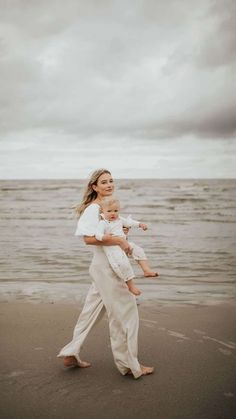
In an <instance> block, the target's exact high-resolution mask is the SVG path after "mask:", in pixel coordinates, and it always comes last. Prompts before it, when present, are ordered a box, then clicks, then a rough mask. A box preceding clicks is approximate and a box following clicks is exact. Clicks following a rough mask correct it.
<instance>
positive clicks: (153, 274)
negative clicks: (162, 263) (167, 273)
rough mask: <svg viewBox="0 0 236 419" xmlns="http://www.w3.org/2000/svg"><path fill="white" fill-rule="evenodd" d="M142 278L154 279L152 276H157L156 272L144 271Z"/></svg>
mask: <svg viewBox="0 0 236 419" xmlns="http://www.w3.org/2000/svg"><path fill="white" fill-rule="evenodd" d="M144 276H146V277H154V276H159V273H158V272H154V271H145V272H144Z"/></svg>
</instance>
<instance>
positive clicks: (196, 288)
mask: <svg viewBox="0 0 236 419" xmlns="http://www.w3.org/2000/svg"><path fill="white" fill-rule="evenodd" d="M135 283H136V284H138V285H139V287H140V289H141V291H142V294H141V296H140V297H138V301H139V302H140V303H145V304H150V305H152V304H161V305H172V304H174V305H183V304H185V305H202V306H209V305H218V304H226V303H233V302H235V301H236V288H235V284H234V283H233V282H232V283H231V282H227V283H217V282H215V283H211V282H203V283H188V282H186V283H183V282H180V283H175V284H173V283H170V282H169V283H168V282H166V281H165V282H162V281H161V280H148V281H145V282H143V281H140V280H137V279H136V280H135ZM89 286H90V283H78V282H62V281H60V282H54V281H51V282H50V281H48V282H46V281H34V282H31V281H5V282H1V283H0V303H13V302H26V303H27V302H29V303H63V304H68V303H70V304H78V303H79V304H80V303H83V301H84V299H85V297H86V294H87V292H88V289H89Z"/></svg>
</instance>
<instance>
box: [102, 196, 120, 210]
mask: <svg viewBox="0 0 236 419" xmlns="http://www.w3.org/2000/svg"><path fill="white" fill-rule="evenodd" d="M113 204H118V205H120V201H119V199H117V198H114V197H110V196H106V197H105V198H103V199H102V200H101V202H100V206H101V208H104V207H108V206H109V205H113Z"/></svg>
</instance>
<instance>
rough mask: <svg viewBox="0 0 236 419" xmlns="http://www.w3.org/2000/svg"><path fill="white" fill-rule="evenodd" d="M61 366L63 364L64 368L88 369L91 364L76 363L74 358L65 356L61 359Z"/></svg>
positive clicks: (84, 362)
mask: <svg viewBox="0 0 236 419" xmlns="http://www.w3.org/2000/svg"><path fill="white" fill-rule="evenodd" d="M63 364H64V367H79V368H88V367H90V366H91V364H90V363H89V362H86V361H80V362H78V361H77V359H76V358H75V356H65V357H64V359H63Z"/></svg>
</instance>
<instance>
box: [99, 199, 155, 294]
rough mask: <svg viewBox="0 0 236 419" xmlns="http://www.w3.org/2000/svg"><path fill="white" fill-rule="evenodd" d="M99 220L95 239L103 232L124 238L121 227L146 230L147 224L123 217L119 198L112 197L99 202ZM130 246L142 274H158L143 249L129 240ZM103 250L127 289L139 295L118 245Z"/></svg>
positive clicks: (132, 272)
mask: <svg viewBox="0 0 236 419" xmlns="http://www.w3.org/2000/svg"><path fill="white" fill-rule="evenodd" d="M100 206H101V210H102V213H101V218H102V219H101V220H100V221H99V224H98V227H97V231H96V234H95V237H96V239H97V240H99V241H102V239H103V236H104V235H105V234H112V235H114V236H121V237H124V238H126V235H125V233H124V231H123V227H127V228H130V227H139V228H142V229H143V230H144V231H145V230H147V225H146V224H144V223H140V222H139V221H135V220H133V219H132V218H131V217H130V216H129V217H128V218H123V217H121V216H120V214H119V212H120V203H119V200H118V199H116V198H112V197H106V198H104V199H103V200H102V201H101V203H100ZM129 244H130V245H131V248H132V257H133V258H134V260H136V261H137V262H138V264H139V265H140V267H141V269H142V270H143V273H144V276H146V277H150V276H151V277H153V276H158V273H157V272H153V271H152V270H151V269H150V267H149V265H148V262H147V257H146V255H145V253H144V251H143V249H142V248H141V247H139V246H137V245H136V244H135V243H132V242H129ZM104 252H105V253H106V255H107V258H108V260H109V263H110V265H111V267H112V269H113V270H114V272H115V273H116V274H117V275H118V277H119V278H121V279H123V280H124V281H125V282H126V284H127V286H128V288H129V290H130V291H131V292H132V293H133V294H134V295H140V294H141V291H140V290H139V289H138V288H137V287H136V286H135V285H134V281H133V278H134V271H133V269H132V267H131V264H130V262H129V259H128V257H127V255H126V254H125V252H124V251H123V250H122V249H121V248H120V246H104Z"/></svg>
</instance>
